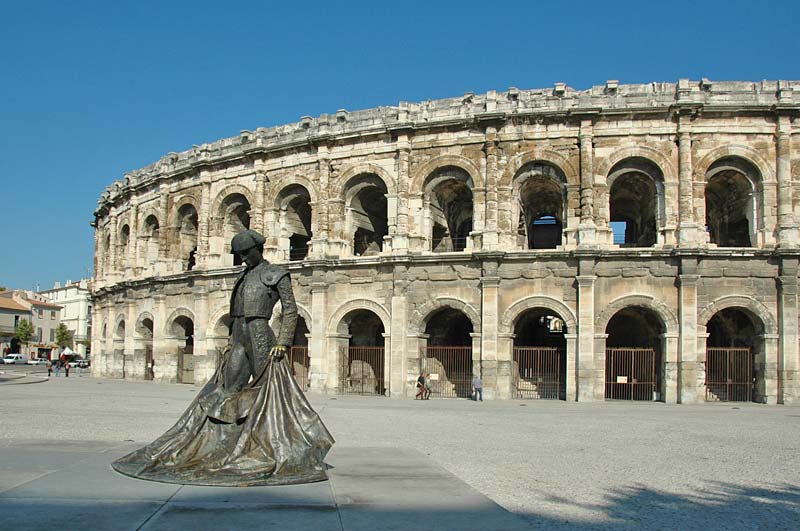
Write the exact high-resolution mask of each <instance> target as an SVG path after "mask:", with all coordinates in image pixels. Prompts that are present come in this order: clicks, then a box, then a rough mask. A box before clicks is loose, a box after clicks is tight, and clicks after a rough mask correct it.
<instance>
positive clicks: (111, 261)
mask: <svg viewBox="0 0 800 531" xmlns="http://www.w3.org/2000/svg"><path fill="white" fill-rule="evenodd" d="M108 232H109V241H110V243H109V246H108V257H107V259H108V262H106V267H105V268H104V269H105V271H104V273H105V277H106V280H107V281H108V282H114V281H116V279H117V263H118V262H117V214H116V213H115V214H113V215H112V216H111V221H110V222H109V224H108Z"/></svg>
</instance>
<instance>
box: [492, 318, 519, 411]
mask: <svg viewBox="0 0 800 531" xmlns="http://www.w3.org/2000/svg"><path fill="white" fill-rule="evenodd" d="M515 337H517V336H516V334H513V333H508V332H498V334H497V398H498V399H500V400H508V399H511V398H517V394H516V393H517V388H516V382H517V379H518V377H519V369H518V367H515V365H514V338H515ZM504 382H505V383H504Z"/></svg>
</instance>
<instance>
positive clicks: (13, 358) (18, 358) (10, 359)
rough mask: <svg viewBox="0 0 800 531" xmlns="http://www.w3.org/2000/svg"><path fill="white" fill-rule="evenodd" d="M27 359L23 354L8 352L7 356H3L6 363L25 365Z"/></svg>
mask: <svg viewBox="0 0 800 531" xmlns="http://www.w3.org/2000/svg"><path fill="white" fill-rule="evenodd" d="M26 361H27V360H26V359H25V356H23V355H22V354H6V357H5V358H3V363H5V364H6V365H14V364H15V363H16V364H19V365H24V364H25V362H26Z"/></svg>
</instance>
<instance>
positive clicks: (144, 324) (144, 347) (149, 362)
mask: <svg viewBox="0 0 800 531" xmlns="http://www.w3.org/2000/svg"><path fill="white" fill-rule="evenodd" d="M136 335H137V336H138V337H137V342H138V343H139V348H141V351H140V352H137V353H136V357H137V358H141V359H142V365H143V367H142V375H143V377H144V379H145V380H153V379H154V378H155V360H154V359H153V320H152V319H150V318H149V317H145V318H143V319H142V320H141V321H139V326H138V327H137V329H136Z"/></svg>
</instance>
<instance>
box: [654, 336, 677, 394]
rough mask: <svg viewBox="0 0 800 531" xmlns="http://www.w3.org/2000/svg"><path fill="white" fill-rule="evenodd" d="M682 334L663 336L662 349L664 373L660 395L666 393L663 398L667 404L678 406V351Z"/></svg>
mask: <svg viewBox="0 0 800 531" xmlns="http://www.w3.org/2000/svg"><path fill="white" fill-rule="evenodd" d="M679 339H680V334H678V333H677V332H676V333H668V334H662V336H661V348H662V349H664V351H663V357H664V371H663V378H664V384H663V391H662V390H661V389H659V390H658V392H659V393H662V392H663V393H664V394H663V395H662V396H661V400H663V401H664V402H665V403H667V404H677V403H678V399H679V397H680V394H679V390H678V349H679V344H680V341H679Z"/></svg>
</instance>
